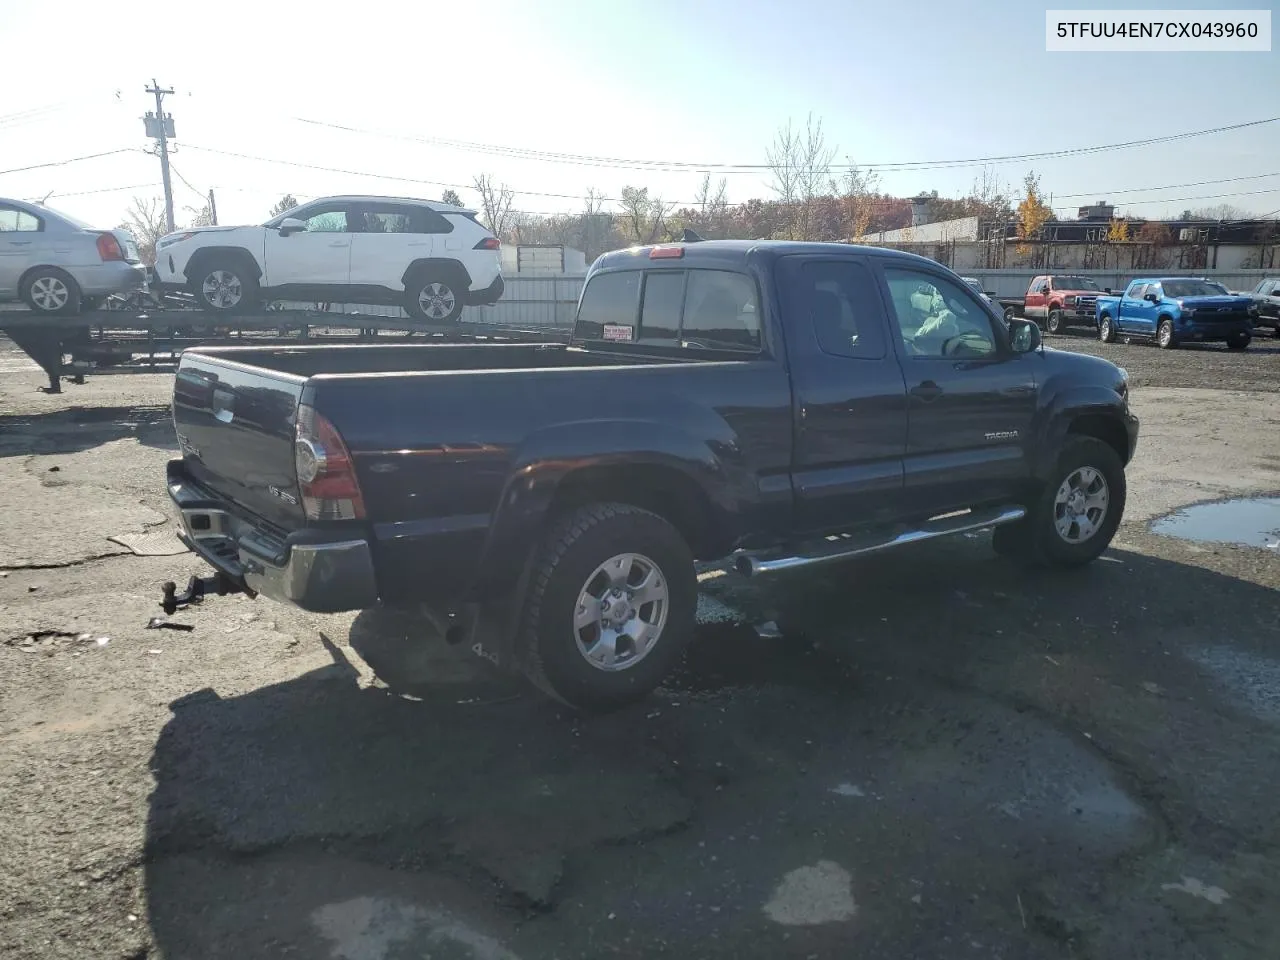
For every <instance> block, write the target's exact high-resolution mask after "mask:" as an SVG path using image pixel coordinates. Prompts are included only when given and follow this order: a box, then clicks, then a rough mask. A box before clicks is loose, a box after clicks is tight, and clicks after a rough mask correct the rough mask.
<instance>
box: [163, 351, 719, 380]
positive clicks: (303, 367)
mask: <svg viewBox="0 0 1280 960" xmlns="http://www.w3.org/2000/svg"><path fill="white" fill-rule="evenodd" d="M187 356H190V357H193V358H194V357H211V358H217V359H219V360H225V361H229V362H232V363H236V364H241V365H244V366H248V367H254V368H257V369H259V370H264V371H270V372H273V373H283V374H288V375H290V376H295V377H304V378H305V377H314V376H320V375H324V376H343V375H351V374H391V373H394V374H414V373H431V372H445V371H448V372H458V371H474V372H479V371H485V370H531V369H545V368H548V367H601V366H634V365H638V364H653V363H691V362H697V361H699V360H704V361H705V359H706V358H705V357H701V356H699V355H693V356H691V355H690V352H689V351H688V350H683V351H679V352H678V353H677V352H672V353H671V354H670V355H668V356H662V355H655V354H649V353H646V354H644V355H639V354H635V353H631V354H624V353H621V352H617V353H615V352H606V351H602V350H584V349H582V348H580V347H570V346H569V345H567V344H564V343H534V344H529V343H442V344H430V343H424V344H406V343H391V344H380V343H371V344H341V345H335V346H299V347H280V346H271V347H252V346H249V347H197V348H195V349H193V350H188V351H187Z"/></svg>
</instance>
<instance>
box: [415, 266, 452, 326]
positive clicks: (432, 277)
mask: <svg viewBox="0 0 1280 960" xmlns="http://www.w3.org/2000/svg"><path fill="white" fill-rule="evenodd" d="M465 295H466V290H465V289H463V285H462V284H461V283H459V282H458V278H457V277H456V276H454V275H453V274H450V273H442V272H440V271H438V270H437V271H432V272H429V273H421V274H419V275H417V276H415V277H412V278H410V280H409V283H408V284H407V285H406V286H405V291H404V309H405V312H406V313H408V314H409V316H410V317H412V318H413V319H414V320H418V321H421V322H423V323H435V324H439V325H441V326H444V325H446V324H451V323H457V322H458V317H460V316H462V299H463V297H464V296H465Z"/></svg>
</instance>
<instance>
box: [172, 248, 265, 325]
mask: <svg viewBox="0 0 1280 960" xmlns="http://www.w3.org/2000/svg"><path fill="white" fill-rule="evenodd" d="M189 289H190V290H191V295H192V296H193V297H195V300H196V304H197V305H198V306H199V307H200V309H201V310H204V311H205V312H206V313H222V314H238V313H247V312H248V311H250V310H255V309H257V307H258V306H259V298H260V294H259V289H258V279H257V277H255V276H254V275H253V274H252V273H251V272H250V271H249V270H248V268H247V267H246V266H245V264H244V263H243V262H241V261H239V260H238V259H236V258H234V257H225V256H220V257H213V258H210V259H209V260H206V261H205V262H204V263H202V264H201V265H200V269H199V270H197V271H196V272H195V273H194V274H193V275H192V276H191V281H190V284H189Z"/></svg>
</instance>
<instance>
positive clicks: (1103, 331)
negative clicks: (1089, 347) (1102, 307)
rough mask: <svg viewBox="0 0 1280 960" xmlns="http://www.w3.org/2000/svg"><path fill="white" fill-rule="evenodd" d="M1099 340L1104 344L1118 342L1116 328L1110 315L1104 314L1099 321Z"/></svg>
mask: <svg viewBox="0 0 1280 960" xmlns="http://www.w3.org/2000/svg"><path fill="white" fill-rule="evenodd" d="M1098 339H1099V340H1101V341H1102V342H1103V343H1115V342H1116V328H1115V324H1114V323H1112V322H1111V317H1110V315H1109V314H1105V313H1104V314H1103V315H1102V318H1101V319H1100V320H1099V321H1098Z"/></svg>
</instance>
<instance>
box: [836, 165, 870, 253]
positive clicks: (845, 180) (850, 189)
mask: <svg viewBox="0 0 1280 960" xmlns="http://www.w3.org/2000/svg"><path fill="white" fill-rule="evenodd" d="M879 188H880V175H879V174H877V173H876V172H875V171H874V170H860V169H859V168H858V167H857V166H855V165H854V163H853V161H852V159H850V161H849V168H848V169H847V170H845V172H844V176H843V177H841V178H840V183H839V190H840V207H841V209H840V216H841V220H842V221H843V223H842V227H843V231H842V232H843V233H844V234H845V237H846V238H848V239H850V240H857V239H859V238H860V237H864V236H866V235H867V232H868V231H869V230H870V228H871V217H872V215H873V214H874V213H875V209H876V206H877V204H878V201H879V193H878V191H879Z"/></svg>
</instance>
